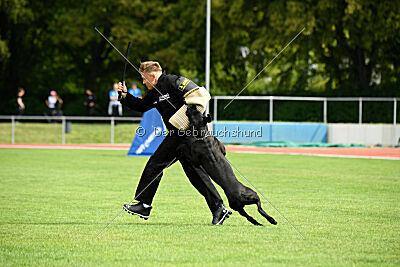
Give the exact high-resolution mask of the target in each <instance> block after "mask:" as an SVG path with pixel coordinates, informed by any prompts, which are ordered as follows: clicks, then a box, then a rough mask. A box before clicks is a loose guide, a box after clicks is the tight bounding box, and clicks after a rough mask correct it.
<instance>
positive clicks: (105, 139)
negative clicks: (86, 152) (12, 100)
mask: <svg viewBox="0 0 400 267" xmlns="http://www.w3.org/2000/svg"><path fill="white" fill-rule="evenodd" d="M138 126H139V124H137V123H131V122H119V123H118V124H117V125H116V126H115V127H114V143H126V144H130V143H131V142H132V140H133V137H134V136H135V132H136V129H137V127H138ZM61 135H62V126H61V123H31V122H22V123H19V124H17V125H16V126H15V143H45V144H61ZM110 140H111V126H110V123H80V122H75V121H74V122H72V124H71V132H70V133H68V134H65V143H67V144H95V143H106V144H107V143H108V144H109V143H110ZM0 143H11V123H6V122H3V123H0Z"/></svg>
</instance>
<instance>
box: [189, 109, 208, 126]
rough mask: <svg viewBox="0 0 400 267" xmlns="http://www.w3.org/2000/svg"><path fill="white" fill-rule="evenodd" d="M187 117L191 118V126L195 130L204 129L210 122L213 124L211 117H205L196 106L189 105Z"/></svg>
mask: <svg viewBox="0 0 400 267" xmlns="http://www.w3.org/2000/svg"><path fill="white" fill-rule="evenodd" d="M186 116H187V117H188V118H189V122H190V125H192V126H194V127H195V128H201V127H204V126H206V125H207V123H208V122H211V117H210V115H208V116H207V117H205V116H203V114H201V112H200V111H198V110H197V108H196V105H188V108H187V111H186Z"/></svg>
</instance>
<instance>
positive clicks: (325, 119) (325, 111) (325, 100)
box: [324, 98, 328, 123]
mask: <svg viewBox="0 0 400 267" xmlns="http://www.w3.org/2000/svg"><path fill="white" fill-rule="evenodd" d="M324 123H328V100H327V98H325V99H324Z"/></svg>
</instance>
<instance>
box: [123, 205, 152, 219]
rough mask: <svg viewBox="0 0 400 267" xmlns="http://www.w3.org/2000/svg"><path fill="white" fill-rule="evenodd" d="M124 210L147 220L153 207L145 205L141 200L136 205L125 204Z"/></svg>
mask: <svg viewBox="0 0 400 267" xmlns="http://www.w3.org/2000/svg"><path fill="white" fill-rule="evenodd" d="M124 210H126V211H127V212H129V213H130V214H132V215H138V216H139V217H140V218H143V219H145V220H147V219H148V218H149V216H150V211H151V207H147V208H146V207H145V206H144V205H143V203H141V202H139V203H137V204H134V205H129V204H124Z"/></svg>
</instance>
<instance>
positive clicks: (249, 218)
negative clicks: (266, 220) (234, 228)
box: [238, 208, 262, 225]
mask: <svg viewBox="0 0 400 267" xmlns="http://www.w3.org/2000/svg"><path fill="white" fill-rule="evenodd" d="M238 212H239V214H240V215H242V216H243V217H245V218H246V219H247V220H248V221H249V222H251V223H252V224H254V225H262V224H261V223H259V222H257V221H256V220H255V219H254V218H253V217H251V216H250V215H249V214H247V213H246V211H245V210H244V208H241V209H239V210H238Z"/></svg>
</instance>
